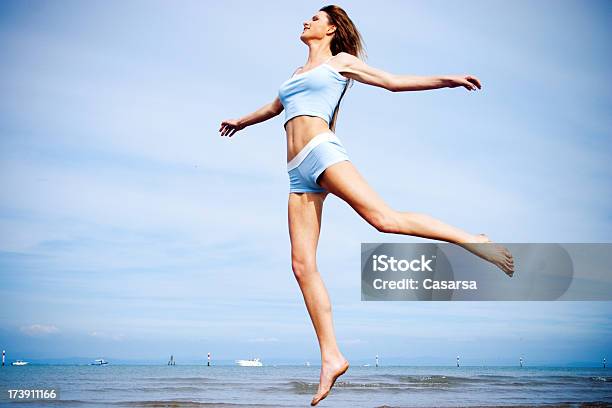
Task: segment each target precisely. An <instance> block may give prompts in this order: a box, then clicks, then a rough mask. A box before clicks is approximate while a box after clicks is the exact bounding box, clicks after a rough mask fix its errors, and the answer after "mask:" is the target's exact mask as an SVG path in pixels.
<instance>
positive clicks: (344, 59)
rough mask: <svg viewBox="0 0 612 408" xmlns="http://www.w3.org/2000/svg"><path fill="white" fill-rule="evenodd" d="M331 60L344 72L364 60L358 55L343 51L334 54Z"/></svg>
mask: <svg viewBox="0 0 612 408" xmlns="http://www.w3.org/2000/svg"><path fill="white" fill-rule="evenodd" d="M330 62H331V64H332V65H333V66H334V68H336V69H337V70H338V72H342V71H346V70H347V69H348V68H350V67H352V66H354V65H355V64H356V63H359V62H362V61H361V60H360V59H359V58H357V57H356V56H354V55H352V54H349V53H348V52H344V51H342V52H339V53H338V54H336V55H334V57H333V58H332V59H331V60H330Z"/></svg>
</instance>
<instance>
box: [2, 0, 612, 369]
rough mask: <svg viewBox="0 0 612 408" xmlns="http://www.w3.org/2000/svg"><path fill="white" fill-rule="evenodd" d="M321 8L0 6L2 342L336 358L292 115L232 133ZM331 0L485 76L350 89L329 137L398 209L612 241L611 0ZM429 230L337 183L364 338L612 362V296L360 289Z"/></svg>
mask: <svg viewBox="0 0 612 408" xmlns="http://www.w3.org/2000/svg"><path fill="white" fill-rule="evenodd" d="M326 4H327V3H316V2H303V3H301V4H294V5H292V6H291V7H287V6H286V3H284V2H263V3H253V2H247V1H231V2H230V1H228V2H205V1H181V2H179V3H171V2H163V1H130V2H120V1H92V2H80V1H62V2H52V1H4V2H2V4H1V5H0V50H1V51H2V55H3V58H2V59H3V63H2V64H1V65H0V90H1V91H2V94H3V98H2V99H0V158H1V161H0V163H1V166H2V171H1V172H0V180H1V183H2V190H1V191H2V193H1V194H2V195H1V200H0V230H1V231H2V233H1V234H0V278H1V285H0V306H1V307H0V347H2V348H4V349H6V350H7V356H8V358H9V361H10V360H11V359H17V358H23V359H44V358H60V357H68V356H82V357H86V358H89V357H91V358H97V357H98V356H103V357H106V358H110V359H112V358H115V359H142V360H154V361H161V362H164V361H165V360H166V359H167V358H168V356H169V355H170V354H174V355H175V357H176V358H177V360H178V361H203V360H204V359H205V357H206V352H208V351H211V352H212V353H213V356H214V357H216V358H217V359H234V358H246V357H250V356H252V355H259V356H261V357H262V358H263V359H264V360H266V359H268V360H269V361H271V360H274V359H277V360H279V361H287V362H301V361H304V360H310V361H313V362H315V361H318V347H317V343H316V338H315V335H314V330H313V328H312V326H311V323H310V320H309V318H308V314H307V312H306V308H305V306H304V303H303V298H302V295H301V292H300V291H299V287H298V285H297V283H296V281H295V279H294V277H293V274H292V272H291V266H290V244H289V235H288V229H287V193H288V176H287V173H286V151H285V149H286V145H285V135H284V131H283V127H282V114H281V115H280V116H278V117H276V118H274V119H271V120H269V121H267V122H264V123H260V124H258V125H255V126H252V127H249V128H247V129H244V130H243V131H241V132H238V133H237V134H236V135H235V136H234V137H232V138H231V139H228V138H222V137H220V136H219V133H218V129H219V124H220V122H221V120H223V119H228V118H237V117H240V116H243V115H246V114H248V113H250V112H252V111H254V110H256V109H258V108H259V107H260V106H262V105H264V104H265V103H268V102H270V101H272V100H273V99H274V97H275V96H276V94H277V92H278V87H279V86H280V84H281V83H282V82H283V81H284V80H286V79H287V78H288V77H290V75H291V73H292V72H293V71H294V70H295V68H297V67H298V66H300V65H302V64H303V63H304V62H305V60H306V58H307V47H306V46H305V45H304V44H303V43H301V41H300V40H299V35H300V33H301V29H302V23H303V21H304V20H305V19H307V18H309V17H310V16H311V15H313V14H314V13H315V12H316V11H317V10H318V9H319V8H320V7H322V6H324V5H326ZM339 5H340V6H342V7H344V8H345V9H346V10H347V12H348V13H349V15H350V16H351V18H352V20H353V21H354V22H355V24H356V25H357V26H358V28H359V29H360V31H361V33H362V35H363V37H364V39H365V43H366V50H367V53H368V58H367V60H366V62H367V63H368V64H370V65H372V66H374V67H377V68H380V69H384V70H386V71H389V72H392V73H395V74H414V75H442V74H462V73H466V74H473V75H476V76H477V77H478V78H479V79H480V80H481V82H482V85H483V88H482V90H480V91H477V92H468V91H467V90H465V89H463V88H455V89H438V90H432V91H421V92H404V93H391V92H388V91H386V90H384V89H381V88H375V87H371V86H366V85H364V84H361V83H355V85H354V86H353V87H352V88H351V89H350V90H349V91H348V92H347V94H346V95H345V97H344V99H343V102H342V106H341V110H340V113H339V117H338V124H337V127H336V133H337V135H338V136H339V137H340V138H341V140H342V141H343V143H344V145H345V147H346V148H347V150H348V152H349V155H350V157H351V160H352V161H353V163H354V164H355V165H356V166H357V168H358V169H359V171H360V172H361V173H362V175H363V176H364V177H365V179H366V180H367V181H368V183H370V185H371V186H372V187H373V188H374V189H375V190H376V191H377V192H378V193H379V194H380V195H381V196H382V197H383V198H384V199H385V200H386V201H387V203H388V204H389V205H391V206H392V207H394V208H396V209H398V210H402V211H417V212H423V213H427V214H430V215H432V216H434V217H436V218H439V219H441V220H443V221H445V222H448V223H450V224H453V225H456V226H458V227H461V228H463V229H466V230H468V231H471V232H473V233H480V232H485V233H487V234H488V235H489V236H490V237H491V238H492V239H493V240H495V241H498V242H610V240H611V239H612V219H611V217H610V214H612V189H611V185H612V184H611V183H610V180H611V178H612V170H611V167H610V165H609V157H610V153H611V152H612V141H611V138H610V135H611V132H610V130H611V129H612V123H611V118H610V115H609V108H610V102H611V99H612V97H611V96H610V95H611V93H610V91H611V89H610V85H609V73H610V69H609V68H610V55H612V50H611V45H610V42H609V41H608V39H609V38H610V36H611V32H610V31H611V29H610V26H609V24H608V23H609V21H610V17H611V14H612V7H611V6H610V3H608V2H604V1H600V2H597V1H590V2H587V3H584V2H578V1H559V2H555V3H554V5H553V4H552V3H550V2H536V1H513V2H503V1H470V2H450V1H427V2H425V1H419V2H412V1H411V2H408V1H385V2H382V3H380V4H379V5H378V7H373V6H372V3H371V2H366V1H347V2H344V3H340V4H339ZM423 241H426V240H422V239H420V238H413V237H408V236H398V235H385V234H381V233H379V232H378V231H376V230H374V229H373V228H372V227H371V226H369V225H368V224H366V223H365V221H363V220H362V219H361V218H360V217H359V216H358V215H357V214H356V213H355V212H354V211H353V210H352V209H351V208H350V207H349V206H348V205H346V204H345V203H344V202H343V201H341V200H340V199H338V198H337V197H333V196H330V197H329V198H328V199H327V200H326V203H325V208H324V215H323V227H322V232H321V239H320V243H319V253H318V262H319V269H320V271H321V273H322V275H323V278H324V280H325V283H326V285H327V288H328V290H329V293H330V296H331V299H332V304H333V310H334V319H335V327H336V332H337V337H338V341H339V344H340V347H341V349H342V350H343V352H344V354H345V355H346V356H347V357H348V358H349V359H354V360H359V359H371V358H372V357H373V356H374V355H375V354H376V353H378V354H379V355H380V356H381V360H382V361H386V362H391V361H394V362H404V361H405V362H408V363H417V364H429V363H441V364H447V363H448V364H453V363H454V359H455V357H456V355H457V354H459V355H461V356H462V361H464V362H465V364H469V363H473V364H481V363H484V364H498V363H501V364H505V363H508V364H514V363H515V362H516V361H517V360H518V356H519V355H521V354H522V355H523V356H524V358H525V361H526V362H527V363H533V364H535V363H541V364H560V365H563V364H568V363H572V362H594V363H597V362H599V361H600V360H601V357H602V356H604V355H607V356H608V360H610V359H612V346H611V345H610V342H609V341H606V340H605V339H606V338H608V339H609V338H612V337H611V335H612V324H611V323H612V313H611V312H612V305H611V303H610V302H448V303H444V302H439V303H437V302H431V303H424V302H419V303H418V302H361V301H360V288H359V284H360V280H359V277H360V276H359V271H360V267H359V263H360V255H359V249H360V243H361V242H423ZM429 242H432V241H429ZM500 275H501V274H500ZM502 278H503V277H501V276H500V279H502Z"/></svg>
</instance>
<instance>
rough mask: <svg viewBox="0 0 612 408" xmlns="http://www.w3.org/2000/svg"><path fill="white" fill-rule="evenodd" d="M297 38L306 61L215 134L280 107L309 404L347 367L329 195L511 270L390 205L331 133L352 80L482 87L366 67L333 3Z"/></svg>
mask: <svg viewBox="0 0 612 408" xmlns="http://www.w3.org/2000/svg"><path fill="white" fill-rule="evenodd" d="M300 39H301V40H302V42H304V43H305V44H306V45H307V46H308V50H309V53H308V60H307V61H306V64H305V65H304V66H302V67H300V68H298V69H297V70H296V71H295V72H294V75H293V76H292V77H291V78H290V79H288V80H286V81H285V82H283V84H282V85H281V87H280V90H279V94H278V97H277V98H276V99H275V100H274V101H273V102H271V103H269V104H267V105H265V106H263V107H262V108H260V109H259V110H257V111H256V112H254V113H251V114H249V115H247V116H244V117H242V118H240V119H231V120H224V121H223V122H221V128H220V129H219V131H220V132H221V136H229V137H231V136H233V135H234V134H235V133H236V132H237V131H239V130H241V129H244V128H245V127H247V126H250V125H253V124H255V123H259V122H262V121H265V120H268V119H270V118H272V117H275V116H277V115H278V114H280V113H281V112H282V111H283V109H284V110H285V124H284V127H285V130H286V133H287V171H288V173H289V180H290V189H289V208H288V213H289V214H288V220H289V236H290V240H291V259H292V269H293V273H294V275H295V277H296V279H297V282H298V284H299V286H300V289H301V291H302V294H303V296H304V301H305V303H306V307H307V309H308V313H309V315H310V318H311V320H312V323H313V325H314V328H315V331H316V334H317V338H318V341H319V347H320V349H321V373H320V379H319V388H318V390H317V393H316V394H315V395H314V397H313V399H312V401H311V405H316V404H317V403H318V402H319V401H321V400H322V399H323V398H325V397H326V396H327V395H328V393H329V391H330V390H331V387H333V385H334V383H335V381H336V379H337V378H338V377H339V376H340V375H342V374H344V373H345V372H346V370H347V369H348V367H349V363H348V361H347V360H346V359H345V358H344V356H343V355H342V353H341V352H340V350H339V348H338V345H337V344H336V338H335V334H334V328H333V321H332V312H331V305H330V301H329V297H328V294H327V290H326V288H325V286H324V284H323V281H322V279H321V276H320V274H319V271H318V269H317V265H316V249H317V244H318V239H319V232H320V228H321V214H322V208H323V201H324V200H325V197H326V196H327V194H328V193H330V192H331V193H333V194H334V195H336V196H338V197H340V198H341V199H343V200H345V201H346V202H347V203H348V204H349V205H350V206H351V207H352V208H353V209H354V210H355V211H357V213H359V215H360V216H362V217H363V218H364V219H365V220H366V221H367V222H368V223H370V224H371V225H372V226H373V227H375V228H376V229H377V230H378V231H381V232H388V233H394V234H405V235H413V236H417V237H423V238H430V239H437V240H442V241H446V242H452V243H455V244H458V245H461V246H462V247H464V248H465V249H467V250H469V251H471V252H473V253H474V254H476V255H478V256H480V257H481V258H483V259H486V260H487V261H489V262H492V263H493V264H495V265H497V266H498V267H499V268H500V269H502V270H503V271H504V272H505V273H506V274H507V275H508V276H512V274H513V273H514V261H513V258H512V255H511V254H510V252H509V251H508V250H507V249H506V248H504V247H503V246H501V245H499V244H493V243H492V242H491V241H490V240H489V238H488V237H487V236H486V235H485V234H478V235H472V234H469V233H467V232H465V231H462V230H460V229H458V228H455V227H452V226H450V225H447V224H445V223H443V222H441V221H438V220H436V219H434V218H432V217H430V216H428V215H425V214H419V213H414V212H399V211H396V210H394V209H392V208H390V207H389V206H388V205H387V204H386V203H385V202H384V201H383V200H382V199H381V198H380V197H379V196H378V194H376V192H375V191H374V190H372V189H371V188H370V186H369V185H368V184H367V183H366V181H365V180H364V179H363V178H362V176H361V175H360V174H359V173H358V172H357V169H356V168H355V167H354V166H353V164H352V163H351V162H350V160H349V158H348V155H347V152H346V150H345V149H344V147H343V146H342V143H341V141H340V140H339V139H338V137H337V136H336V135H335V134H334V132H335V122H336V117H337V114H338V108H339V104H340V100H341V99H342V96H343V95H344V92H345V91H346V89H347V88H348V85H349V82H351V81H352V80H356V81H359V82H362V83H364V84H369V85H374V86H378V87H382V88H385V89H387V90H389V91H392V92H400V91H417V90H426V89H436V88H442V87H448V88H454V87H458V86H463V87H465V88H466V89H467V90H475V89H477V88H478V89H479V88H480V87H481V86H480V82H479V81H478V79H477V78H476V77H474V76H469V75H466V76H443V77H419V76H408V75H393V74H390V73H388V72H385V71H382V70H380V69H376V68H372V67H370V66H368V65H366V64H365V63H364V62H363V61H362V60H361V59H360V58H359V57H358V56H361V54H362V53H363V46H362V39H361V35H360V34H359V32H358V30H357V28H356V27H355V25H354V24H353V22H352V21H351V19H350V18H349V17H348V15H347V14H346V12H345V11H344V10H343V9H342V8H340V7H338V6H334V5H329V6H326V7H323V8H321V9H320V10H319V11H318V12H317V13H316V14H315V15H314V16H313V17H312V18H311V19H310V20H308V21H306V22H304V30H303V32H302V34H301V36H300ZM482 243H490V244H489V245H480V244H482Z"/></svg>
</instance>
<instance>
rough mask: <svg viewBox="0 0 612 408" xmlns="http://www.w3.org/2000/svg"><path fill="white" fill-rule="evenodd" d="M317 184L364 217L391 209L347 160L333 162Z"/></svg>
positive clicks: (386, 212) (368, 217)
mask: <svg viewBox="0 0 612 408" xmlns="http://www.w3.org/2000/svg"><path fill="white" fill-rule="evenodd" d="M318 182H319V185H320V186H321V187H323V188H324V189H326V190H327V191H329V192H330V193H332V194H334V195H336V196H338V197H339V198H341V199H343V200H344V201H346V203H347V204H348V205H350V206H351V207H352V208H353V209H354V210H355V211H357V213H359V215H361V216H362V217H364V218H365V219H371V218H370V216H373V215H382V214H389V213H391V212H392V211H393V210H392V209H391V208H390V207H389V206H388V205H387V204H386V203H385V202H384V201H383V199H382V198H381V197H380V196H379V195H378V193H376V191H374V190H373V189H372V188H371V187H370V186H369V185H368V183H367V182H366V180H365V179H364V178H363V177H362V176H361V174H360V173H359V172H358V171H357V169H356V168H355V166H354V165H353V163H352V162H350V161H349V160H345V161H341V162H339V163H336V164H333V165H331V166H330V167H328V168H327V169H325V171H324V172H323V173H321V176H320V177H319V180H318Z"/></svg>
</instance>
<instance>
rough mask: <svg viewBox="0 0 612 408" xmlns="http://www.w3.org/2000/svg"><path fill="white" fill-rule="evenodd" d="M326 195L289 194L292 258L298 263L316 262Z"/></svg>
mask: <svg viewBox="0 0 612 408" xmlns="http://www.w3.org/2000/svg"><path fill="white" fill-rule="evenodd" d="M327 194H328V193H327V192H324V193H299V194H297V193H289V211H288V220H289V237H290V239H291V258H292V260H293V261H298V262H309V261H310V262H314V261H315V259H316V250H317V245H318V243H319V233H320V231H321V218H322V214H323V201H324V200H325V197H326V196H327Z"/></svg>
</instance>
